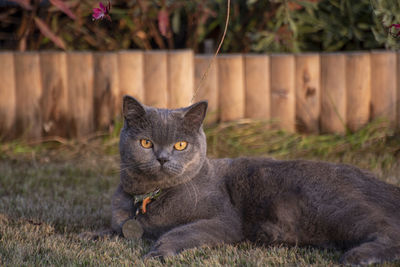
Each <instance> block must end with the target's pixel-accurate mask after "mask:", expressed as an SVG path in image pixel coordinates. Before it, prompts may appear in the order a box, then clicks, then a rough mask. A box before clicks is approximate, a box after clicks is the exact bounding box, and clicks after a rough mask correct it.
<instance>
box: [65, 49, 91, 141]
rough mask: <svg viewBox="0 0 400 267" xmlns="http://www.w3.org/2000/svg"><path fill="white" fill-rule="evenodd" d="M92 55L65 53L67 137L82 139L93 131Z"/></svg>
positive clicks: (88, 53)
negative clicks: (67, 114)
mask: <svg viewBox="0 0 400 267" xmlns="http://www.w3.org/2000/svg"><path fill="white" fill-rule="evenodd" d="M93 73H94V72H93V55H92V53H90V52H73V53H67V76H68V80H67V81H68V83H67V84H68V110H69V115H70V118H69V123H68V129H69V133H68V134H69V136H70V137H77V138H84V137H86V136H88V135H89V134H91V133H93V131H94V118H93V78H94V74H93Z"/></svg>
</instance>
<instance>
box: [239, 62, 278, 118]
mask: <svg viewBox="0 0 400 267" xmlns="http://www.w3.org/2000/svg"><path fill="white" fill-rule="evenodd" d="M244 59H245V76H244V77H245V85H246V108H245V117H246V118H252V119H265V120H269V119H270V118H271V99H270V95H271V91H270V77H269V74H270V69H269V57H268V56H267V55H246V56H245V58H244Z"/></svg>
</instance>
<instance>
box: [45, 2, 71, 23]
mask: <svg viewBox="0 0 400 267" xmlns="http://www.w3.org/2000/svg"><path fill="white" fill-rule="evenodd" d="M50 3H52V4H53V6H56V7H58V8H59V9H60V10H61V11H62V12H64V13H65V14H66V15H67V16H68V17H70V18H71V19H73V20H76V16H75V14H74V13H73V12H72V11H71V9H69V7H68V6H67V5H66V4H65V3H64V1H62V0H50Z"/></svg>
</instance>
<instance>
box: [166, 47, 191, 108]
mask: <svg viewBox="0 0 400 267" xmlns="http://www.w3.org/2000/svg"><path fill="white" fill-rule="evenodd" d="M193 64H194V57H193V51H192V50H177V51H172V52H168V67H167V68H168V108H181V107H186V106H189V105H190V102H191V100H192V97H193V86H194V66H193Z"/></svg>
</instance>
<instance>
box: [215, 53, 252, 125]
mask: <svg viewBox="0 0 400 267" xmlns="http://www.w3.org/2000/svg"><path fill="white" fill-rule="evenodd" d="M243 65H244V64H243V56H242V55H221V56H219V57H218V74H219V78H218V87H219V107H220V120H221V121H232V120H238V119H241V118H243V117H244V112H245V91H244V88H245V87H244V86H245V85H244V66H243Z"/></svg>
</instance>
